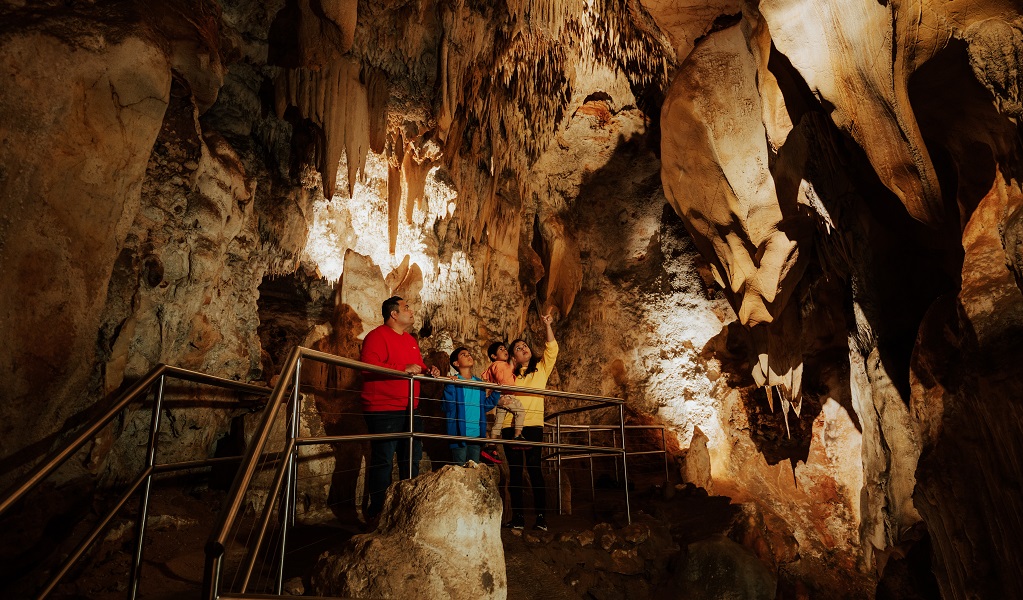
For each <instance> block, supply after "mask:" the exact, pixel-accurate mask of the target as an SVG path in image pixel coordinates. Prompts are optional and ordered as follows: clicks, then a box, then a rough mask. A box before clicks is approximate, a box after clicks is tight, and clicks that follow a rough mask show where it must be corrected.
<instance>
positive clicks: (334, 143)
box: [274, 58, 370, 199]
mask: <svg viewBox="0 0 1023 600" xmlns="http://www.w3.org/2000/svg"><path fill="white" fill-rule="evenodd" d="M359 72H360V66H359V64H358V62H356V61H354V60H352V59H346V58H339V59H338V60H335V61H332V62H331V63H330V64H328V65H327V66H326V67H325V68H323V69H322V70H313V69H307V68H297V69H287V70H285V71H284V72H282V74H281V75H280V76H279V77H278V78H277V81H276V82H275V85H274V91H275V104H276V109H277V116H278V118H283V117H284V112H285V110H286V109H287V107H288V106H294V107H296V108H297V109H298V111H299V114H300V115H301V116H302V117H303V118H305V119H309V120H310V121H312V122H313V123H314V124H316V125H317V126H318V127H319V128H320V129H321V131H322V132H323V140H324V143H323V145H322V147H320V148H319V149H318V152H317V157H316V158H317V161H316V162H317V170H319V172H320V175H321V176H322V178H323V195H324V197H325V198H328V199H329V198H330V197H331V196H333V193H334V187H335V184H336V182H337V169H338V165H339V164H340V162H341V153H342V151H343V152H344V153H345V155H346V156H347V158H348V195H349V196H351V194H352V192H353V190H354V188H355V181H356V177H357V176H358V174H359V173H362V171H363V170H364V169H365V166H366V153H367V152H368V151H369V146H370V114H369V112H370V111H369V103H368V98H367V93H366V86H364V85H363V84H362V83H361V81H360V79H359Z"/></svg>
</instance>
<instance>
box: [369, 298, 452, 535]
mask: <svg viewBox="0 0 1023 600" xmlns="http://www.w3.org/2000/svg"><path fill="white" fill-rule="evenodd" d="M381 313H382V316H383V317H384V324H383V325H380V326H379V327H377V328H376V329H374V330H373V331H370V332H369V333H368V334H366V339H365V340H363V342H362V354H361V355H360V357H359V360H361V361H362V362H364V363H369V364H371V365H376V366H378V367H387V368H388V369H394V370H395V371H404V372H406V373H410V374H412V375H420V374H422V373H427V372H428V373H430V374H431V375H433V376H434V377H437V376H439V375H440V371H439V370H438V369H437V367H427V366H426V363H424V362H423V354H422V352H420V350H419V344H418V343H417V342H416V339H415V338H414V337H412V336H411V335H409V333H408V330H409V329H410V328H411V327H412V324H413V322H414V321H415V316H414V315H413V314H412V309H411V308H409V305H408V303H407V302H405V301H404V300H402V299H401V298H399V297H398V296H392V297H390V298H388V299H387V300H384V303H383V306H381ZM408 403H409V384H408V380H406V379H396V378H393V377H387V376H385V375H380V374H377V373H364V374H363V385H362V410H363V415H364V416H365V418H366V427H367V428H368V429H369V432H370V433H397V432H400V431H408V430H409V422H408V421H409V411H408ZM412 408H413V414H414V415H415V418H414V423H415V430H416V431H422V430H423V428H422V420H421V419H420V418H419V415H418V413H417V412H416V409H418V408H419V382H418V381H417V382H415V383H414V385H413V400H412ZM395 450H397V451H398V473H399V476H400V477H401V478H402V479H406V478H407V477H408V473H409V444H408V440H382V441H374V442H370V465H369V470H368V473H367V476H366V488H367V491H368V492H369V506H368V507H367V508H366V516H367V518H369V519H375V518H376V517H377V516H379V515H380V511H381V510H382V509H383V505H384V494H385V493H386V492H387V487H388V486H389V485H391V469H392V467H391V465H392V464H393V463H392V461H393V460H394V452H395ZM411 458H412V476H413V477H415V476H416V475H418V474H419V461H420V460H421V459H422V458H423V444H422V442H420V441H419V440H416V441H415V443H413V445H412V457H411Z"/></svg>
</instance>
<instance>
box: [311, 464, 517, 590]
mask: <svg viewBox="0 0 1023 600" xmlns="http://www.w3.org/2000/svg"><path fill="white" fill-rule="evenodd" d="M497 479H498V473H497V471H496V470H495V469H490V468H487V467H484V466H481V465H476V464H475V463H470V466H469V467H466V468H463V467H457V466H450V465H449V466H446V467H443V468H441V469H440V470H439V471H434V472H432V473H430V474H427V475H422V476H420V477H418V478H416V479H415V480H411V481H401V482H399V483H397V484H394V485H393V486H392V487H391V488H390V489H389V490H388V492H387V499H386V500H385V501H384V510H383V513H382V514H381V518H380V524H379V526H378V527H377V530H376V531H374V532H373V533H369V534H365V535H361V536H356V537H355V538H354V539H353V541H352V543H351V545H350V547H348V548H346V549H345V550H343V551H342V552H340V553H339V554H331V553H327V554H324V555H323V556H321V557H320V560H319V562H318V563H317V565H316V568H315V570H314V573H313V575H312V589H313V590H314V591H315V593H317V594H319V595H332V596H338V595H339V596H353V597H373V598H405V597H407V596H408V594H409V590H411V589H414V590H416V594H418V595H422V596H423V597H426V598H465V599H469V598H505V597H506V596H507V581H506V575H505V566H504V548H503V546H502V545H501V511H502V503H501V497H500V494H499V493H498V489H497Z"/></svg>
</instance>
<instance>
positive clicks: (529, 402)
mask: <svg viewBox="0 0 1023 600" xmlns="http://www.w3.org/2000/svg"><path fill="white" fill-rule="evenodd" d="M557 358H558V342H556V341H555V342H547V345H546V346H544V349H543V358H541V359H540V362H539V363H537V365H536V371H533V372H532V373H530V374H529V375H517V376H516V377H515V385H517V386H518V387H528V388H534V389H538V390H545V389H547V379H548V378H549V377H550V376H551V371H553V370H554V361H555V360H557ZM515 397H516V398H518V400H519V402H521V403H522V408H523V409H525V411H526V420H525V422H524V423H523V425H524V426H525V427H530V426H534V425H535V426H539V427H543V408H544V407H543V396H535V395H532V394H523V393H516V394H515ZM512 423H513V419H512V414H511V413H507V414H506V416H505V418H504V425H503V426H504V427H511V426H512Z"/></svg>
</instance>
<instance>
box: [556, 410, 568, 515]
mask: <svg viewBox="0 0 1023 600" xmlns="http://www.w3.org/2000/svg"><path fill="white" fill-rule="evenodd" d="M554 439H555V440H557V444H558V446H561V415H558V416H557V417H556V418H555V419H554ZM557 452H558V514H559V515H563V514H565V512H564V510H563V508H562V500H561V448H558V451H557Z"/></svg>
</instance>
